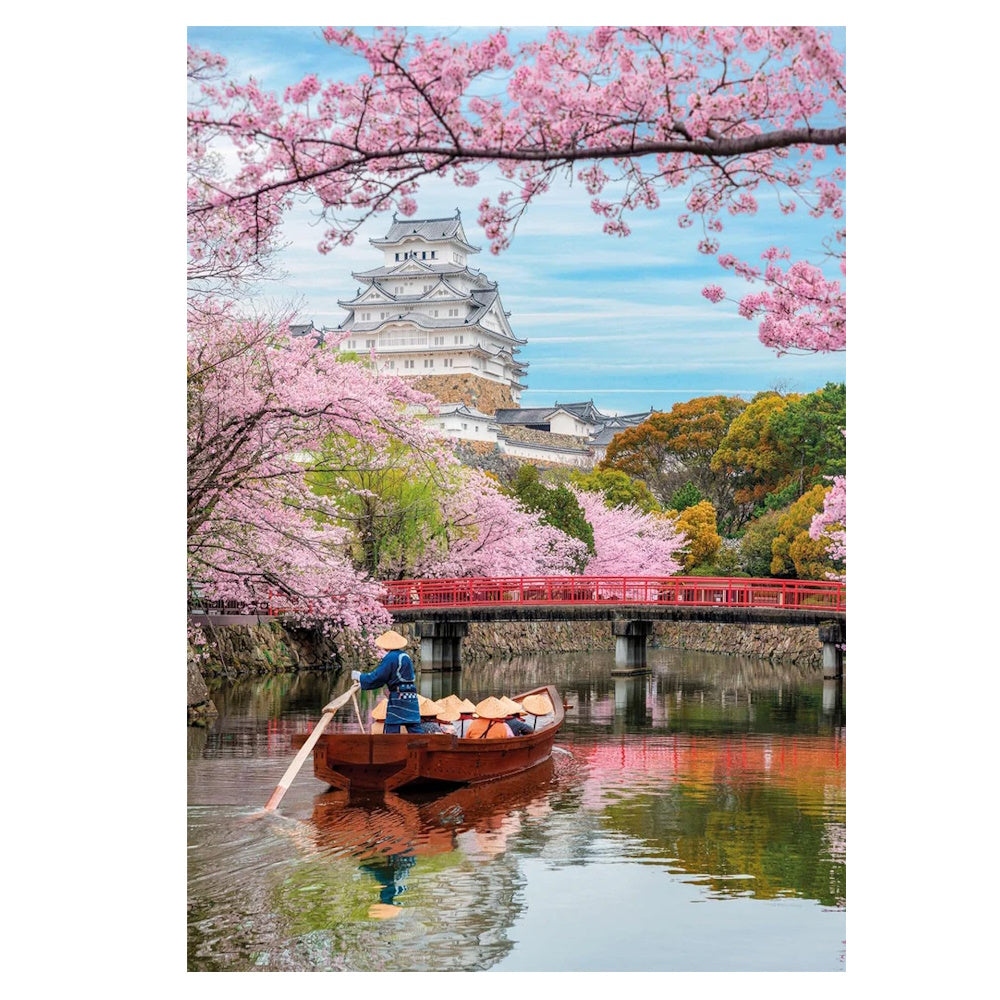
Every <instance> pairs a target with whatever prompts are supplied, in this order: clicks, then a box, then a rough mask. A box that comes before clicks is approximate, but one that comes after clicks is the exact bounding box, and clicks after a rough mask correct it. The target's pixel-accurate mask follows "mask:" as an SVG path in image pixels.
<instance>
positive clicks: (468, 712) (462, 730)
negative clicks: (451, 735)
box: [455, 698, 476, 736]
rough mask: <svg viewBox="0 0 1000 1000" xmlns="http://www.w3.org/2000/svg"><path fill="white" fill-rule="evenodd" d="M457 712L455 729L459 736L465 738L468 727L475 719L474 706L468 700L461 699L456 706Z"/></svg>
mask: <svg viewBox="0 0 1000 1000" xmlns="http://www.w3.org/2000/svg"><path fill="white" fill-rule="evenodd" d="M458 711H459V717H458V721H457V722H456V723H455V729H456V731H457V734H458V735H459V736H465V734H466V733H467V732H468V729H469V726H471V725H472V720H473V719H474V718H475V717H476V706H475V705H473V704H472V702H471V701H469V699H468V698H463V699H462V700H461V701H460V702H459V704H458Z"/></svg>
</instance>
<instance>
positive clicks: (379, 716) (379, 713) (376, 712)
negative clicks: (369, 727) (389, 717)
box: [372, 698, 389, 722]
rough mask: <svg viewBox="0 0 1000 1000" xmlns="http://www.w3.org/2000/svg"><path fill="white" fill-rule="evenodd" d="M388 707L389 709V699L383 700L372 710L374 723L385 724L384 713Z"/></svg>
mask: <svg viewBox="0 0 1000 1000" xmlns="http://www.w3.org/2000/svg"><path fill="white" fill-rule="evenodd" d="M388 707H389V699H388V698H383V699H382V700H381V701H380V702H378V703H377V704H376V705H375V707H374V708H373V709H372V718H373V719H374V720H375V721H376V722H385V712H386V709H387V708H388Z"/></svg>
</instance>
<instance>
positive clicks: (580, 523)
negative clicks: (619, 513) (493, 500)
mask: <svg viewBox="0 0 1000 1000" xmlns="http://www.w3.org/2000/svg"><path fill="white" fill-rule="evenodd" d="M511 492H512V493H513V495H514V496H515V497H517V499H518V502H519V503H520V504H521V506H522V507H524V508H525V509H526V510H530V511H536V512H537V513H539V514H541V518H540V520H541V521H542V522H543V523H544V524H550V525H552V527H553V528H558V529H559V530H560V531H562V532H565V533H566V534H567V535H569V536H570V537H572V538H579V539H580V541H582V542H585V543H586V545H587V548H588V549H589V551H590V552H591V553H593V551H594V529H593V528H592V527H591V526H590V522H589V521H588V520H587V518H586V517H585V516H584V514H583V508H581V506H580V504H579V502H578V501H577V499H576V497H575V496H573V492H572V490H570V489H569V488H568V487H567V486H563V485H559V486H553V487H548V486H546V485H545V484H544V483H543V482H542V481H541V479H540V478H539V475H538V469H537V468H535V466H533V465H530V464H525V465H522V466H521V468H520V469H518V471H517V475H516V476H515V477H514V482H513V484H512V487H511Z"/></svg>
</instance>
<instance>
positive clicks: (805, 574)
mask: <svg viewBox="0 0 1000 1000" xmlns="http://www.w3.org/2000/svg"><path fill="white" fill-rule="evenodd" d="M829 489H830V487H829V486H823V485H822V484H818V485H816V486H814V487H813V488H812V489H811V490H809V491H808V492H806V493H804V494H803V495H802V496H801V497H799V499H798V500H796V501H795V503H793V504H792V505H791V507H789V508H788V511H787V512H786V513H785V514H784V515H783V516H782V517H781V518H780V520H779V521H778V532H777V534H776V535H775V537H774V541H773V542H772V544H771V552H772V559H771V574H772V575H773V576H797V577H798V578H799V579H800V580H823V579H826V578H827V577H828V576H829V575H830V574H831V573H834V572H836V570H837V567H836V566H835V565H834V563H833V561H832V560H831V558H830V556H829V555H828V554H827V547H828V544H829V543H828V541H827V539H822V538H821V539H815V538H812V537H810V534H809V529H810V526H811V525H812V522H813V519H814V518H815V516H816V515H817V514H818V513H820V511H822V509H823V499H824V497H825V496H826V493H827V491H828V490H829Z"/></svg>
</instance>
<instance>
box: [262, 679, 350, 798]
mask: <svg viewBox="0 0 1000 1000" xmlns="http://www.w3.org/2000/svg"><path fill="white" fill-rule="evenodd" d="M359 687H360V685H358V684H352V685H351V686H350V687H349V688H348V689H347V690H346V691H345V692H344V693H343V694H342V695H341V696H340V697H339V698H334V699H333V701H331V702H330V704H329V705H324V706H323V717H322V718H321V719H320V720H319V722H317V723H316V728H315V729H314V730H313V731H312V732H311V733H310V734H309V739H307V740H306V741H305V743H303V744H302V749H301V750H300V751H299V752H298V753H297V754H296V755H295V760H293V761H292V762H291V764H289V765H288V770H287V771H285V773H284V774H283V775H282V776H281V781H279V782H278V786H277V788H275V790H274V791H273V792H272V793H271V797H270V798H269V799H268V800H267V805H266V806H264V811H265V812H273V811H274V810H275V809H277V808H278V803H279V802H280V801H281V799H282V796H283V795H284V794H285V792H287V791H288V786H289V785H291V783H292V782H293V781H294V780H295V775H297V774H298V773H299V768H300V767H302V763H303V761H304V760H305V759H306V757H308V756H309V754H310V753H311V751H312V748H313V747H314V746H315V745H316V741H317V740H318V739H319V738H320V736H322V735H323V730H324V729H326V727H327V726H328V725H329V724H330V721H331V720H332V719H333V715H334V713H335V712H336V711H337V709H338V708H341V707H343V706H344V705H346V704H347V702H348V701H349V700H350V699H351V698H352V697H353V695H354V692H355V691H357V690H358V688H359Z"/></svg>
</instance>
